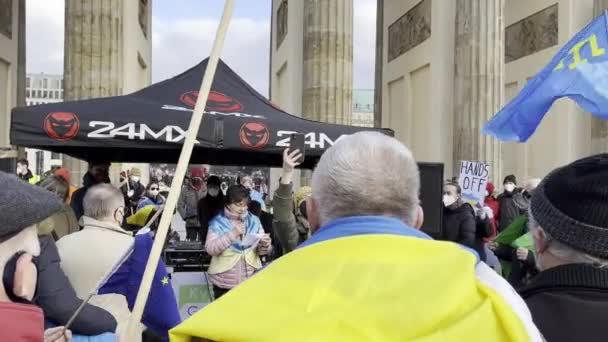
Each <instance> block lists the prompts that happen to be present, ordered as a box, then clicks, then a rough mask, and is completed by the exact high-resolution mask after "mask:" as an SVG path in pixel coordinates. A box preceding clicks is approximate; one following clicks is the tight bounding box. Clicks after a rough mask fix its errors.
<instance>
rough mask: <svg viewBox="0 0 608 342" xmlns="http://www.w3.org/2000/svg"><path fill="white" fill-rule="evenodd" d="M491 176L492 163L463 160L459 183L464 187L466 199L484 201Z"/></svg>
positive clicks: (464, 197) (475, 201)
mask: <svg viewBox="0 0 608 342" xmlns="http://www.w3.org/2000/svg"><path fill="white" fill-rule="evenodd" d="M489 177H490V165H488V164H486V163H483V162H475V161H467V160H463V161H461V162H460V177H459V178H458V185H460V187H461V188H462V198H463V199H464V200H465V201H471V202H474V203H483V202H484V199H485V196H486V185H487V184H488V178H489Z"/></svg>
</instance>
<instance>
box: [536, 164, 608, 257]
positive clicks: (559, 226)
mask: <svg viewBox="0 0 608 342" xmlns="http://www.w3.org/2000/svg"><path fill="white" fill-rule="evenodd" d="M531 210H532V215H533V216H534V219H535V220H536V221H537V222H538V224H539V225H540V226H541V227H542V228H543V230H545V231H546V232H547V233H549V234H550V235H551V236H552V237H553V238H555V239H556V240H558V241H560V242H562V243H564V244H566V245H568V246H570V247H572V248H574V249H576V250H579V251H583V252H585V253H588V254H590V255H594V256H596V257H600V258H605V259H608V154H600V155H596V156H592V157H588V158H584V159H580V160H577V161H575V162H574V163H572V164H570V165H567V166H564V167H562V168H558V169H556V170H554V171H553V172H551V173H550V174H549V175H548V176H547V177H545V179H543V181H542V182H541V183H540V185H539V186H538V187H537V188H536V190H535V191H534V194H533V195H532V203H531Z"/></svg>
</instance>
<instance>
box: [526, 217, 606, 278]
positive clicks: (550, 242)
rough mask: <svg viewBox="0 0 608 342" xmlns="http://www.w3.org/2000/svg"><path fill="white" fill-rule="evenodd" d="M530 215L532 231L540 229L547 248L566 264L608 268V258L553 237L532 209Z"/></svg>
mask: <svg viewBox="0 0 608 342" xmlns="http://www.w3.org/2000/svg"><path fill="white" fill-rule="evenodd" d="M528 217H529V218H528V227H529V228H530V231H531V232H532V233H534V231H539V232H540V237H541V239H543V240H544V241H545V242H546V244H547V250H549V252H550V253H551V254H552V255H553V256H555V257H556V258H558V259H559V260H561V261H562V262H563V263H564V264H591V265H593V266H595V267H599V268H608V260H606V259H602V258H598V257H596V256H593V255H590V254H587V253H585V252H582V251H579V250H577V249H574V248H572V247H570V246H568V245H566V244H565V243H563V242H560V241H558V240H556V239H555V238H553V237H552V236H551V234H549V233H547V232H546V231H545V230H544V229H543V228H542V227H541V226H540V225H539V224H538V222H536V220H535V219H534V217H533V216H532V211H530V212H529V215H528Z"/></svg>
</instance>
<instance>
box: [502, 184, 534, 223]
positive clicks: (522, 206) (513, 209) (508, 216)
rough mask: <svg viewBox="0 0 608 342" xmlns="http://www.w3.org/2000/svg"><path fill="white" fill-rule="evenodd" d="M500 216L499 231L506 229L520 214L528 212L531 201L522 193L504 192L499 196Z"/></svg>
mask: <svg viewBox="0 0 608 342" xmlns="http://www.w3.org/2000/svg"><path fill="white" fill-rule="evenodd" d="M498 205H499V216H498V231H500V232H502V231H503V230H505V229H506V228H507V227H508V226H509V225H510V224H511V223H513V220H515V219H516V218H517V217H518V216H520V215H523V214H526V213H527V211H528V208H529V205H530V201H529V200H527V199H525V198H524V196H523V195H522V194H521V193H520V192H517V190H516V191H514V192H504V193H502V194H501V195H500V196H498Z"/></svg>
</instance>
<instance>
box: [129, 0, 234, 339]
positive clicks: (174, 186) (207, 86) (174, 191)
mask: <svg viewBox="0 0 608 342" xmlns="http://www.w3.org/2000/svg"><path fill="white" fill-rule="evenodd" d="M234 2H235V0H226V3H225V5H224V13H223V15H222V19H221V21H220V25H219V27H218V30H217V34H216V36H215V40H214V42H213V47H212V48H211V55H210V56H209V60H208V62H207V69H206V70H205V76H204V77H203V82H202V83H201V89H200V90H199V93H198V99H197V101H196V106H195V107H194V113H192V118H191V119H190V126H188V135H187V136H186V140H185V141H184V145H183V146H182V152H181V154H180V156H179V161H178V163H177V167H176V169H175V176H174V177H173V181H172V182H171V190H170V191H169V196H168V198H167V203H166V204H165V210H164V211H163V214H162V216H161V219H160V223H159V227H158V231H157V232H156V237H155V239H154V244H153V245H152V250H151V251H150V256H149V257H148V263H147V264H146V270H145V272H144V275H143V279H142V281H141V285H140V287H139V292H137V298H136V299H135V306H134V307H133V310H132V312H131V317H130V319H129V325H128V328H127V335H126V336H127V337H128V341H137V340H138V339H139V338H138V336H137V333H138V331H137V330H138V327H139V323H140V322H141V317H142V315H143V312H144V308H145V306H146V301H147V299H148V294H149V293H150V288H151V287H152V280H154V273H156V266H157V265H158V261H159V259H160V255H161V252H162V249H163V245H164V243H165V238H166V237H167V232H168V231H169V224H170V223H171V218H172V216H173V211H174V210H175V207H176V204H177V200H178V198H179V195H180V191H181V188H182V183H183V181H184V177H185V176H186V170H187V168H188V164H189V162H190V156H191V155H192V150H193V148H194V142H195V141H196V136H197V134H198V131H199V128H200V125H201V122H202V120H203V112H204V110H205V105H206V104H207V97H209V92H210V91H211V84H212V83H213V78H214V76H215V70H216V69H217V64H218V61H219V58H220V53H221V51H222V48H223V46H224V40H225V38H226V31H228V24H229V23H230V17H231V16H232V11H233V9H234Z"/></svg>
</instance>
